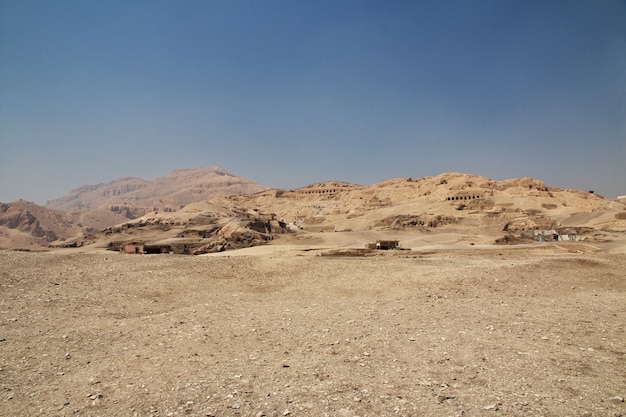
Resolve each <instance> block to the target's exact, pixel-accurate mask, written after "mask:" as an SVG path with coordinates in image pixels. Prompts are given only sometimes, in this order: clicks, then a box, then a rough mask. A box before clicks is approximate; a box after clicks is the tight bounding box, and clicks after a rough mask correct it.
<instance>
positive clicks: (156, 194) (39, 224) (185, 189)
mask: <svg viewBox="0 0 626 417" xmlns="http://www.w3.org/2000/svg"><path fill="white" fill-rule="evenodd" d="M265 189H266V187H263V186H261V185H259V184H257V183H255V182H253V181H250V180H248V179H245V178H242V177H239V176H237V175H234V174H232V173H230V172H228V171H226V170H225V169H223V168H221V167H219V166H215V165H214V166H210V167H205V168H196V169H181V170H178V171H175V172H173V173H171V174H170V175H167V176H165V177H161V178H157V179H156V180H154V181H146V180H143V179H140V178H121V179H117V180H114V181H111V182H109V183H106V184H97V185H85V186H82V187H80V188H77V189H75V190H72V191H71V192H70V193H69V194H68V195H66V196H63V197H60V198H58V199H55V200H51V201H49V202H48V203H47V204H46V206H45V207H42V206H39V205H37V204H34V203H31V202H27V201H23V200H19V201H16V202H12V203H0V248H3V247H4V248H22V249H29V248H33V247H38V246H42V245H47V244H48V243H50V242H53V241H55V240H58V239H67V238H69V237H71V236H74V235H76V234H78V233H81V232H82V233H89V232H93V231H96V230H101V229H104V228H106V227H109V226H112V225H115V224H119V223H123V222H125V221H128V220H131V219H135V218H137V217H139V216H143V215H145V214H146V213H150V212H173V211H176V210H178V209H180V208H182V207H184V206H186V205H187V204H189V203H193V202H196V201H205V200H210V199H213V198H216V197H226V196H232V195H241V194H252V193H255V192H259V191H262V190H265Z"/></svg>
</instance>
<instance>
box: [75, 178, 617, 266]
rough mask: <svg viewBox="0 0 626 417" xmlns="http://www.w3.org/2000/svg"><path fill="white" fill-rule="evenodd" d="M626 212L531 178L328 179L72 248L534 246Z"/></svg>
mask: <svg viewBox="0 0 626 417" xmlns="http://www.w3.org/2000/svg"><path fill="white" fill-rule="evenodd" d="M625 209H626V206H624V205H623V204H620V203H618V202H615V201H611V200H607V199H605V198H603V197H601V196H598V195H595V194H591V193H585V192H580V191H576V190H562V189H558V188H553V187H548V186H546V185H545V184H544V183H543V182H541V181H538V180H534V179H531V178H521V179H511V180H506V181H495V180H491V179H488V178H485V177H481V176H476V175H470V174H459V173H445V174H441V175H438V176H436V177H425V178H419V179H411V178H408V179H407V178H402V179H392V180H387V181H383V182H380V183H376V184H373V185H370V186H360V185H355V184H348V183H342V182H326V183H319V184H312V185H309V186H306V187H303V188H299V189H296V190H279V189H271V190H265V191H262V192H258V193H256V194H250V195H240V196H233V197H228V198H215V199H212V200H210V201H208V202H200V203H193V204H190V205H188V206H186V207H184V208H182V209H181V210H179V211H177V212H174V213H163V212H161V213H150V214H147V215H145V216H143V217H141V218H139V219H136V220H133V221H130V222H127V223H124V224H122V225H119V226H115V227H110V228H107V229H106V230H104V231H102V232H100V233H96V234H88V235H84V236H81V237H79V238H77V239H75V240H74V241H72V242H70V243H71V244H75V245H78V246H80V245H88V244H90V245H95V246H99V247H108V248H110V249H115V250H117V249H122V248H123V247H124V246H125V245H127V244H137V245H142V246H145V248H146V250H147V251H149V252H150V251H152V252H175V253H195V254H198V253H206V252H217V251H222V250H226V249H235V248H243V247H248V246H255V245H260V244H265V243H268V242H272V241H274V242H278V241H282V242H292V243H293V242H296V243H297V242H299V241H300V242H302V241H307V242H309V243H315V242H317V243H320V244H327V245H329V246H343V247H354V248H362V247H364V244H365V243H366V242H367V241H369V240H372V239H376V238H385V239H386V238H397V239H399V240H401V244H402V245H403V246H405V247H411V246H413V245H414V243H415V242H417V241H422V243H423V241H428V240H429V241H432V242H450V243H456V242H462V241H467V242H468V243H470V242H471V243H472V244H474V243H476V244H493V243H495V241H496V239H498V238H505V239H504V241H505V242H507V241H508V242H518V241H519V240H516V239H522V241H530V240H529V236H532V233H533V232H534V231H535V230H545V229H558V233H560V234H571V235H575V236H576V237H577V239H578V238H580V239H586V240H595V241H599V240H608V239H611V236H613V235H615V234H623V233H624V232H625V231H626V215H625V214H626V210H625ZM325 232H333V233H325ZM507 239H509V240H507ZM524 239H526V240H524Z"/></svg>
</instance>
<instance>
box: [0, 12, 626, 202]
mask: <svg viewBox="0 0 626 417" xmlns="http://www.w3.org/2000/svg"><path fill="white" fill-rule="evenodd" d="M209 165H220V166H222V167H223V168H225V169H227V170H229V171H231V172H232V173H234V174H236V175H239V176H242V177H246V178H249V179H251V180H254V181H256V182H258V183H260V184H262V185H265V186H268V187H277V188H286V189H293V188H298V187H302V186H305V185H308V184H311V183H315V182H321V181H328V180H336V181H346V182H351V183H356V184H362V185H368V184H372V183H376V182H379V181H383V180H385V179H391V178H400V177H413V178H419V177H425V176H435V175H438V174H440V173H442V172H463V173H471V174H478V175H483V176H485V177H488V178H492V179H495V180H504V179H508V178H518V177H532V178H536V179H539V180H542V181H544V182H545V183H546V185H548V186H553V187H560V188H575V189H579V190H584V191H588V190H593V191H594V192H596V193H598V194H601V195H604V196H605V197H608V198H614V197H616V196H618V195H626V1H625V0H615V1H611V0H593V1H592V0H584V1H576V0H562V1H556V0H459V1H455V0H441V1H440V0H430V1H425V0H410V1H401V0H396V1H382V0H381V1H370V0H332V1H326V0H311V1H306V0H302V1H292V0H284V1H274V0H266V1H254V0H249V1H246V0H223V1H211V0H201V1H194V0H180V1H174V0H169V1H162V0H149V1H140V0H122V1H119V0H106V1H103V0H55V1H47V0H0V201H2V202H10V201H14V200H17V199H20V198H21V199H25V200H28V201H34V202H36V203H38V204H45V203H46V202H47V201H48V200H51V199H54V198H58V197H61V196H63V195H65V194H67V193H69V191H70V190H72V189H74V188H77V187H80V186H82V185H86V184H98V183H106V182H109V181H112V180H114V179H117V178H121V177H139V178H143V179H146V180H152V179H155V178H158V177H162V176H165V175H167V174H169V173H171V172H172V171H174V170H176V169H182V168H196V167H204V166H209Z"/></svg>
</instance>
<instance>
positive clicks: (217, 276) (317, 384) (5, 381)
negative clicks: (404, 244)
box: [0, 242, 626, 417]
mask: <svg viewBox="0 0 626 417" xmlns="http://www.w3.org/2000/svg"><path fill="white" fill-rule="evenodd" d="M322 243H323V242H322ZM358 255H362V254H359V253H358V252H357V251H350V250H345V251H342V250H339V251H337V250H334V251H333V250H329V249H325V248H324V247H323V245H322V246H313V245H309V246H307V245H306V244H293V243H291V244H289V245H270V246H263V247H258V248H250V249H246V250H242V251H233V252H226V253H220V254H215V255H208V256H196V257H192V256H177V255H123V254H119V253H113V252H107V251H101V250H96V251H92V252H88V251H85V252H77V250H65V251H53V252H45V253H25V252H11V251H3V252H0V317H1V321H0V415H2V416H35V415H42V416H133V415H134V416H185V415H190V416H263V415H266V416H348V417H353V416H361V417H364V416H395V415H397V416H461V415H463V416H483V415H494V416H495V415H501V416H619V415H626V404H625V403H624V396H625V395H626V357H625V355H626V331H625V329H626V273H625V272H624V271H626V251H624V246H623V245H616V244H613V246H610V247H609V246H607V247H602V246H597V245H596V246H590V245H587V244H582V243H580V242H561V243H559V245H556V244H548V243H543V244H539V243H537V244H534V245H527V246H522V247H515V246H512V247H509V246H507V247H497V246H491V247H489V246H484V247H482V246H481V247H478V246H469V245H468V244H467V243H464V244H462V245H461V244H457V245H449V246H447V247H439V248H431V247H426V246H424V247H421V248H420V247H415V248H413V250H410V251H409V250H406V251H389V252H379V253H377V254H376V255H374V256H358Z"/></svg>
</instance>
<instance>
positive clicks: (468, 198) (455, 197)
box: [446, 195, 480, 201]
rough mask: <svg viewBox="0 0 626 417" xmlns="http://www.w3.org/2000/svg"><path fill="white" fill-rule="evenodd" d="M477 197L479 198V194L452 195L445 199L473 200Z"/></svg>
mask: <svg viewBox="0 0 626 417" xmlns="http://www.w3.org/2000/svg"><path fill="white" fill-rule="evenodd" d="M477 198H480V196H479V195H457V196H454V197H448V198H446V201H457V200H475V199H477Z"/></svg>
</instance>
